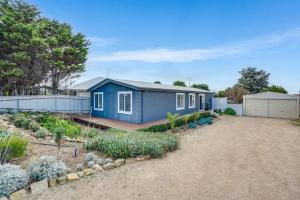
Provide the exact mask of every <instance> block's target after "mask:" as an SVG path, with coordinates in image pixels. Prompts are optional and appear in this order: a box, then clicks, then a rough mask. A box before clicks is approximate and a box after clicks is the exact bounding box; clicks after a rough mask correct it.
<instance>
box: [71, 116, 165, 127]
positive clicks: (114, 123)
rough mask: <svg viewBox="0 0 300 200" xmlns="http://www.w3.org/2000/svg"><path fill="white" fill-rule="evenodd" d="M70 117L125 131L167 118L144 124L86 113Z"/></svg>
mask: <svg viewBox="0 0 300 200" xmlns="http://www.w3.org/2000/svg"><path fill="white" fill-rule="evenodd" d="M71 117H72V119H73V120H74V121H76V122H79V123H82V124H85V125H90V126H91V127H95V128H100V129H104V130H105V129H108V128H117V129H123V130H127V131H135V130H138V129H141V128H147V127H150V126H153V125H157V124H162V123H167V122H168V120H167V119H163V120H158V121H154V122H148V123H144V124H134V123H129V122H124V121H119V120H113V119H106V118H100V117H89V116H88V115H72V116H71Z"/></svg>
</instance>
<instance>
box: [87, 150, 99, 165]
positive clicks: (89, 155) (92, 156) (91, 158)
mask: <svg viewBox="0 0 300 200" xmlns="http://www.w3.org/2000/svg"><path fill="white" fill-rule="evenodd" d="M96 159H97V156H96V155H95V154H94V152H90V153H87V154H86V155H85V161H86V162H87V163H88V162H90V161H94V162H96Z"/></svg>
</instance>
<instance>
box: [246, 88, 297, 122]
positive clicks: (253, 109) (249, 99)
mask: <svg viewBox="0 0 300 200" xmlns="http://www.w3.org/2000/svg"><path fill="white" fill-rule="evenodd" d="M243 114H244V115H246V116H256V117H273V118H285V119H297V118H299V97H298V96H294V95H288V94H281V93H276V92H262V93H257V94H250V95H245V96H244V97H243Z"/></svg>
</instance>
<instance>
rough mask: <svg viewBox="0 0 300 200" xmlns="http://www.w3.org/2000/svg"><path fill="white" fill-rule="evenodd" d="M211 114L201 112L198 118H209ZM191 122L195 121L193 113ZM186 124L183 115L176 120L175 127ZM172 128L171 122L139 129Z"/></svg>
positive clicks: (159, 129)
mask: <svg viewBox="0 0 300 200" xmlns="http://www.w3.org/2000/svg"><path fill="white" fill-rule="evenodd" d="M210 116H211V114H210V112H200V113H199V117H198V119H196V121H197V120H199V119H200V118H203V117H205V118H207V117H210ZM190 122H194V119H193V113H192V114H191V115H190V118H189V120H188V123H190ZM183 125H184V120H183V117H179V118H178V119H177V120H176V123H175V127H181V126H183ZM169 129H170V125H169V123H164V124H157V125H153V126H150V127H147V128H142V129H139V131H143V132H165V131H167V130H169Z"/></svg>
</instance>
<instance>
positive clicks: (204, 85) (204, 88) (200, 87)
mask: <svg viewBox="0 0 300 200" xmlns="http://www.w3.org/2000/svg"><path fill="white" fill-rule="evenodd" d="M192 87H193V88H198V89H201V90H207V91H209V87H208V85H207V84H204V83H201V84H195V83H194V84H193V85H192Z"/></svg>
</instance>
